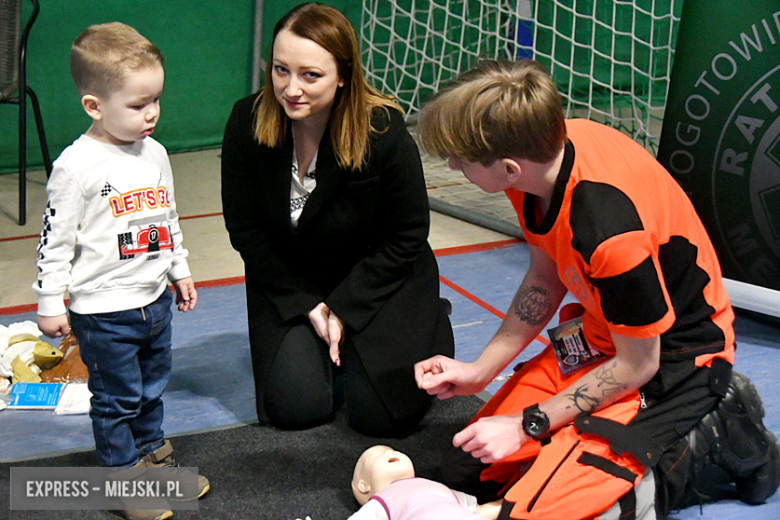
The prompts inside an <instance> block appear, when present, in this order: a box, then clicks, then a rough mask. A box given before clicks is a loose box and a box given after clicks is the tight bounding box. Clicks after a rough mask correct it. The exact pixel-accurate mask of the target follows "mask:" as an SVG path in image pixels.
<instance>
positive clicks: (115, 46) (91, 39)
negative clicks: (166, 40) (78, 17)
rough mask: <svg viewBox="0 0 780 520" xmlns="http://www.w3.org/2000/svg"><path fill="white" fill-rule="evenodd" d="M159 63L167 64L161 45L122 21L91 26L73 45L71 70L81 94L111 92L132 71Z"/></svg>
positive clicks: (117, 87) (103, 94)
mask: <svg viewBox="0 0 780 520" xmlns="http://www.w3.org/2000/svg"><path fill="white" fill-rule="evenodd" d="M155 65H159V66H162V65H163V57H162V53H161V52H160V49H158V48H157V47H156V46H155V45H154V44H152V43H151V42H150V41H149V40H147V39H146V38H144V37H143V36H141V35H140V34H139V33H138V31H136V30H135V29H133V28H132V27H130V26H129V25H125V24H123V23H120V22H110V23H104V24H99V25H92V26H90V27H88V28H87V29H86V30H85V31H84V32H82V33H81V34H80V35H79V36H78V37H77V38H76V40H75V41H74V42H73V46H72V47H71V49H70V72H71V75H72V76H73V81H74V82H75V83H76V88H77V89H78V91H79V95H80V96H84V95H86V94H94V95H98V96H110V95H111V94H112V93H113V92H115V91H116V90H118V89H120V88H121V87H122V83H123V82H124V80H125V77H126V76H127V73H128V71H134V70H138V69H142V68H146V67H153V66H155Z"/></svg>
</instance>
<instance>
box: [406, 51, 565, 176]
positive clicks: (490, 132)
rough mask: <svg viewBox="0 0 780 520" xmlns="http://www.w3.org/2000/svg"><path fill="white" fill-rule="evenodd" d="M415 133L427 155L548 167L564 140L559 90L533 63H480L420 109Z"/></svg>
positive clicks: (491, 61) (540, 68)
mask: <svg viewBox="0 0 780 520" xmlns="http://www.w3.org/2000/svg"><path fill="white" fill-rule="evenodd" d="M418 132H419V136H420V141H421V144H422V146H423V148H424V149H425V150H426V151H427V152H428V153H430V154H432V155H437V156H439V157H453V158H456V159H460V160H465V161H468V162H478V163H481V164H483V165H485V166H488V165H490V164H492V163H493V162H495V161H496V160H498V159H502V158H506V157H519V158H521V159H527V160H530V161H534V162H538V163H546V162H549V161H551V160H553V159H554V158H555V157H556V155H557V154H558V153H559V152H560V150H561V149H562V147H563V145H564V143H565V141H566V126H565V122H564V117H563V110H562V108H561V96H560V93H559V92H558V88H557V87H556V85H555V82H554V81H553V79H552V78H551V77H550V76H549V75H548V74H547V71H546V70H545V69H544V67H542V66H541V65H540V64H539V63H537V62H535V61H533V60H519V61H516V62H508V61H493V60H489V61H483V62H482V63H480V64H479V65H478V66H477V67H476V68H474V69H472V70H470V71H468V72H466V73H464V74H462V75H461V76H459V77H458V78H457V79H455V80H454V81H453V82H452V83H450V84H449V85H448V86H447V87H445V88H444V89H442V90H441V91H440V92H438V93H437V94H436V95H435V96H434V97H433V98H432V99H431V100H430V101H429V102H428V103H427V104H426V105H425V106H424V107H423V110H422V113H421V115H420V120H419V123H418Z"/></svg>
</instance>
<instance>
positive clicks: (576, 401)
mask: <svg viewBox="0 0 780 520" xmlns="http://www.w3.org/2000/svg"><path fill="white" fill-rule="evenodd" d="M418 130H419V133H420V138H421V142H422V144H423V147H424V148H426V149H427V150H428V151H429V152H430V153H432V154H434V155H438V156H441V157H446V158H448V159H449V164H450V167H451V168H452V169H455V170H460V171H462V172H463V174H464V175H465V176H466V178H468V179H469V180H470V181H471V182H473V183H474V184H476V185H477V186H479V187H480V188H482V189H483V190H484V191H487V192H491V193H495V192H499V191H505V192H506V194H507V195H508V197H509V198H510V200H511V201H512V204H513V205H514V207H515V209H516V211H517V214H518V218H519V221H520V224H521V226H522V228H523V233H524V237H525V239H526V241H527V242H528V244H529V250H530V257H531V264H530V267H529V270H528V272H527V274H526V276H525V278H524V280H523V282H522V284H521V285H520V288H519V289H518V291H517V293H516V295H515V297H514V299H513V301H512V304H511V307H510V309H509V311H508V312H507V315H506V318H505V320H504V321H503V323H502V324H501V326H500V328H499V329H498V331H497V333H496V334H495V336H494V337H493V339H492V340H491V341H490V342H489V343H488V345H487V346H486V347H485V349H484V351H483V352H482V354H481V355H480V357H479V358H478V359H477V360H476V361H474V362H471V363H463V362H459V361H456V360H454V359H450V358H447V357H444V356H435V357H432V358H429V359H427V360H425V361H422V362H420V363H417V365H416V367H415V377H416V380H417V383H418V385H419V386H420V388H422V389H424V390H427V391H428V393H430V394H432V395H438V396H439V398H442V399H444V398H448V397H451V396H453V395H465V394H473V393H476V392H479V391H481V390H482V389H484V388H485V387H486V386H487V385H488V384H489V383H490V382H491V381H492V380H493V378H494V377H495V376H496V375H497V374H499V373H500V372H501V371H502V370H503V369H504V368H505V367H506V366H507V365H508V364H509V363H510V362H512V361H513V360H514V359H515V358H516V356H517V355H518V354H519V353H520V352H521V351H522V350H523V349H524V348H525V347H526V346H527V345H528V344H529V343H530V342H531V341H532V340H533V339H534V338H535V337H536V336H537V335H538V334H539V333H540V332H541V331H542V329H543V327H545V325H546V324H547V323H548V322H549V320H550V319H551V318H552V317H553V316H554V314H555V312H556V310H557V309H558V308H559V306H560V304H561V302H562V300H563V298H564V296H565V295H566V294H567V292H571V293H572V295H573V296H574V297H575V298H576V299H577V300H578V302H579V303H578V304H570V305H567V306H565V307H564V308H563V309H562V314H566V315H565V316H563V315H562V316H561V321H562V322H563V321H567V320H569V319H573V320H574V321H572V322H570V323H569V324H568V325H567V327H568V328H570V329H571V328H572V327H573V328H574V330H575V333H574V334H573V335H572V336H571V337H570V338H569V339H568V341H569V342H571V341H574V342H581V343H582V345H581V347H582V348H583V349H585V351H587V352H593V353H595V354H596V355H595V356H590V357H589V356H576V355H565V354H563V355H562V354H560V353H559V352H558V350H557V349H556V348H554V346H550V347H548V348H547V349H545V350H544V351H543V352H542V353H540V354H539V355H537V356H536V357H534V358H533V359H531V360H530V361H528V362H526V363H524V364H523V365H522V366H521V367H520V368H518V369H517V370H516V372H515V374H514V375H513V377H512V378H511V379H510V380H509V381H507V382H506V383H505V384H504V385H503V387H502V388H501V389H500V390H499V391H498V392H497V393H496V395H494V396H493V397H492V398H491V399H490V400H489V401H488V402H487V403H486V405H485V406H484V408H483V409H482V410H481V411H480V412H479V413H478V414H477V415H476V416H475V417H474V419H473V420H472V421H471V422H470V423H469V424H468V425H467V426H466V427H465V428H464V429H463V430H462V431H460V432H459V433H458V434H456V435H455V437H454V438H453V445H454V448H453V450H452V452H451V453H450V454H449V455H448V456H447V457H446V458H445V460H444V462H443V465H442V474H443V476H444V481H445V484H447V485H448V486H450V487H452V488H453V489H458V490H460V491H463V492H466V493H470V494H473V495H476V496H477V497H478V498H479V499H480V501H481V502H487V501H491V500H494V499H495V498H497V497H502V498H503V504H502V510H501V514H500V516H499V518H515V519H528V520H537V519H538V520H542V519H561V518H566V519H569V520H576V519H597V518H602V519H606V518H618V517H620V518H656V514H659V515H660V516H663V515H665V514H666V513H667V512H668V510H669V508H671V507H675V506H676V505H678V504H680V503H681V501H683V500H684V499H685V496H686V492H689V491H690V488H691V486H690V483H691V482H692V480H693V479H694V477H696V474H697V472H701V471H706V470H707V467H708V465H709V464H718V465H720V466H721V467H723V469H725V470H726V471H728V472H729V473H730V474H731V475H732V477H733V478H734V480H736V481H737V484H738V491H739V492H740V495H741V497H742V499H743V500H744V501H746V502H751V503H756V502H761V501H763V500H765V499H766V498H767V497H768V496H770V495H771V494H772V493H773V492H774V491H775V489H776V488H777V486H778V478H779V477H780V464H779V461H780V451H779V450H778V445H777V440H776V439H775V437H774V436H773V435H772V434H771V433H770V432H768V431H767V430H766V429H765V428H764V426H763V424H762V421H761V413H756V412H757V411H758V410H762V409H761V404H760V399H759V397H758V393H757V392H756V391H755V387H753V385H752V384H751V383H750V382H749V380H747V378H745V377H744V376H742V375H740V374H737V373H736V372H735V373H734V377H732V365H733V363H734V349H735V342H734V331H733V329H732V322H733V319H734V313H733V310H732V308H731V305H730V303H729V300H728V296H727V294H726V291H725V290H724V287H723V284H722V281H721V272H720V267H719V264H718V260H717V257H716V255H715V252H714V250H713V247H712V245H711V243H710V240H709V238H708V236H707V234H706V232H705V229H704V227H703V225H702V223H701V221H700V220H699V218H698V216H697V214H696V212H695V210H694V208H693V206H692V205H691V203H690V202H689V200H688V198H687V197H686V195H685V193H684V192H683V191H682V189H681V188H680V187H679V186H678V185H677V183H676V182H675V180H674V179H673V178H672V177H671V176H670V175H669V173H668V172H667V171H666V170H664V168H663V167H662V166H661V165H660V164H659V163H658V162H657V161H656V160H655V159H654V158H653V157H652V156H651V155H650V154H649V153H648V152H647V151H645V150H644V148H642V147H641V146H640V145H638V144H637V143H635V142H634V141H633V140H631V139H630V138H629V137H627V136H625V135H623V134H621V133H620V132H618V131H617V130H614V129H612V128H609V127H607V126H605V125H602V124H599V123H596V122H592V121H588V120H583V119H572V120H566V119H564V116H563V112H562V108H561V98H560V94H559V93H558V90H557V88H556V85H555V83H554V81H553V80H552V78H551V77H550V76H549V75H548V74H547V72H546V71H545V70H544V68H543V67H542V66H541V65H539V64H538V63H536V62H534V61H531V60H521V61H518V62H513V63H509V62H497V61H486V62H483V63H481V64H480V65H479V66H478V67H477V68H476V69H473V70H471V71H469V72H467V73H465V74H463V75H461V77H459V78H458V79H456V80H455V81H454V82H452V83H451V84H450V85H449V86H447V87H446V88H445V89H443V90H442V91H440V92H439V93H438V94H437V95H436V96H434V98H433V99H432V100H431V101H430V102H429V103H428V104H427V105H426V106H425V107H424V109H423V111H422V115H421V118H420V123H419V129H418ZM594 361H595V362H594ZM703 419H704V420H706V421H707V426H708V427H706V428H701V427H699V425H700V424H701V422H702V420H703ZM727 422H730V423H731V424H730V425H729V428H728V430H727V428H726V423H727ZM713 431H715V434H713V433H712V432H713ZM728 453H730V454H732V455H734V456H724V454H728ZM653 473H654V474H655V477H656V478H653V477H654V475H653Z"/></svg>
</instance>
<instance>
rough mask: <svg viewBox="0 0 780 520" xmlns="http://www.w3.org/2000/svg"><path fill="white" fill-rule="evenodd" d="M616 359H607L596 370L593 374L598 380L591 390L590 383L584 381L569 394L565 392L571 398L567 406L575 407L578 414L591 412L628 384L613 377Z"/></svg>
mask: <svg viewBox="0 0 780 520" xmlns="http://www.w3.org/2000/svg"><path fill="white" fill-rule="evenodd" d="M616 366H617V361H614V360H613V361H607V362H606V363H604V364H602V365H601V366H599V367H598V368H596V370H594V371H593V376H594V377H595V378H596V379H597V380H598V384H596V388H594V389H592V390H591V383H584V384H582V385H580V386H578V387H577V388H575V389H574V391H573V392H572V393H570V394H566V397H568V398H569V399H570V400H571V404H570V405H569V406H567V408H572V407H575V408H577V409H578V410H579V413H580V415H582V414H587V413H591V412H593V411H595V410H597V409H598V408H599V407H601V406H602V405H603V404H605V402H607V401H610V400H611V399H610V397H611V396H614V395H615V394H617V393H619V392H621V391H622V390H625V389H626V388H627V387H628V385H626V384H625V383H621V382H620V381H618V380H617V378H616V377H615V367H616Z"/></svg>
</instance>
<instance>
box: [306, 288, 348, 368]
mask: <svg viewBox="0 0 780 520" xmlns="http://www.w3.org/2000/svg"><path fill="white" fill-rule="evenodd" d="M309 321H310V322H311V325H312V327H314V330H315V331H316V332H317V335H318V336H319V337H320V338H322V340H323V341H324V342H325V343H327V344H328V347H329V352H328V353H329V354H330V359H331V360H332V361H333V363H335V364H336V366H341V359H339V354H340V352H339V347H340V346H341V344H342V343H343V342H344V322H343V321H341V318H339V317H338V316H336V313H334V312H332V311H331V310H330V307H328V306H327V305H325V302H321V303H319V304H318V305H317V306H316V307H314V308H313V309H312V310H311V311H309Z"/></svg>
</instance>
